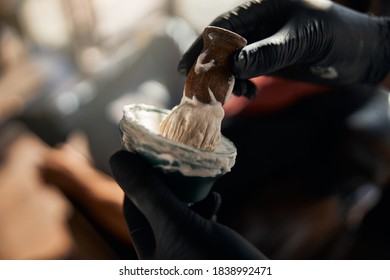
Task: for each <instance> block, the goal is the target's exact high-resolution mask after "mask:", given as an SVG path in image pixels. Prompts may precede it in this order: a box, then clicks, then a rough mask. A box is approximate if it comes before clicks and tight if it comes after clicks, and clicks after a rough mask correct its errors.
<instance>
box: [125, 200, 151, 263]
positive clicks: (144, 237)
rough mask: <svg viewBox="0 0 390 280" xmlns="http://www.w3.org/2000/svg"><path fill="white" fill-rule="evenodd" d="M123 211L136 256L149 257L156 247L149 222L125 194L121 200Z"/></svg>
mask: <svg viewBox="0 0 390 280" xmlns="http://www.w3.org/2000/svg"><path fill="white" fill-rule="evenodd" d="M123 211H124V215H125V219H126V223H127V227H128V228H129V232H130V236H131V240H132V244H133V246H134V248H135V251H136V252H137V255H138V258H140V259H151V258H152V257H153V254H154V252H155V249H156V242H155V239H154V234H153V231H152V228H151V227H150V224H149V222H148V221H147V220H146V218H145V216H144V215H143V214H142V213H141V212H140V211H139V209H138V208H137V207H136V206H135V205H134V203H133V202H131V200H130V199H129V198H128V197H127V196H125V199H124V202H123Z"/></svg>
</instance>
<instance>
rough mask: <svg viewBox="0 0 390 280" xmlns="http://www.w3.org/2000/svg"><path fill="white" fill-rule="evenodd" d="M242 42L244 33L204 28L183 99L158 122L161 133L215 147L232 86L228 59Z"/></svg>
mask: <svg viewBox="0 0 390 280" xmlns="http://www.w3.org/2000/svg"><path fill="white" fill-rule="evenodd" d="M245 45H246V40H245V39H244V38H243V37H241V36H240V35H238V34H236V33H234V32H231V31H229V30H227V29H223V28H219V27H214V26H208V27H206V28H205V30H204V32H203V49H202V51H201V54H200V55H199V56H198V58H197V60H196V62H195V63H194V65H193V66H192V68H191V70H190V72H189V74H188V76H187V79H186V82H185V85H184V91H183V97H182V100H181V102H180V104H179V105H178V106H176V107H174V108H173V109H172V111H171V113H170V114H169V115H168V116H167V117H166V119H165V120H164V121H163V122H162V123H161V125H160V134H161V135H162V136H164V137H166V138H168V139H171V140H174V141H178V142H181V143H183V144H186V145H191V146H193V147H195V148H199V149H203V150H207V151H214V150H215V149H216V147H218V145H219V143H220V141H221V132H220V131H221V122H222V119H223V117H224V111H223V107H222V106H223V104H224V103H225V102H226V100H227V98H228V97H229V95H230V94H231V92H232V90H233V86H234V76H233V74H232V73H231V72H230V71H229V69H228V59H229V56H230V55H232V54H233V53H234V52H235V51H237V50H238V49H240V48H242V47H244V46H245Z"/></svg>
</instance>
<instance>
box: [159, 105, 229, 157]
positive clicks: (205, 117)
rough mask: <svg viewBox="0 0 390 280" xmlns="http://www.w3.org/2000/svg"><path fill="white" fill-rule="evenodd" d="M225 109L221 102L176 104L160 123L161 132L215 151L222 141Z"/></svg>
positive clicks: (182, 141)
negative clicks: (222, 123)
mask: <svg viewBox="0 0 390 280" xmlns="http://www.w3.org/2000/svg"><path fill="white" fill-rule="evenodd" d="M223 116H224V111H223V108H222V106H221V104H220V103H217V104H212V105H211V104H202V105H195V104H191V103H188V102H183V103H182V104H180V105H178V106H176V107H175V108H173V109H172V111H171V113H170V114H169V115H168V116H167V117H166V118H165V120H164V121H163V122H162V123H161V125H160V134H161V135H162V136H164V137H166V138H168V139H170V140H173V141H177V142H180V143H183V144H185V145H190V146H193V147H195V148H198V149H202V150H206V151H215V149H216V148H217V147H218V145H219V144H220V142H221V122H222V119H223Z"/></svg>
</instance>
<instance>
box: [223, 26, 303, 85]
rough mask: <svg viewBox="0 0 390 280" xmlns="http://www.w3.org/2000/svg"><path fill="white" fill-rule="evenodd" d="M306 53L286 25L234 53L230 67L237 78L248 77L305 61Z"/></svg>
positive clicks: (269, 72) (272, 71) (273, 71)
mask: <svg viewBox="0 0 390 280" xmlns="http://www.w3.org/2000/svg"><path fill="white" fill-rule="evenodd" d="M306 55H307V54H306V53H305V46H304V45H299V40H297V39H296V35H295V34H294V33H293V32H292V31H291V30H289V28H288V27H287V26H286V27H285V28H282V29H281V30H279V31H278V32H277V33H275V34H274V35H272V36H270V37H268V38H266V39H264V40H260V41H258V42H255V43H252V44H250V45H247V46H245V47H244V48H243V49H242V50H240V51H239V52H237V53H236V54H234V56H233V57H232V61H231V63H230V68H231V71H232V72H233V74H234V75H235V76H236V77H237V78H239V79H250V78H254V77H257V76H261V75H265V74H271V73H275V72H276V71H278V70H280V69H283V68H285V67H288V66H290V65H293V64H295V63H297V62H298V61H299V62H301V61H302V62H305V60H306Z"/></svg>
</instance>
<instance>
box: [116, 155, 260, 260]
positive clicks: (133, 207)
mask: <svg viewBox="0 0 390 280" xmlns="http://www.w3.org/2000/svg"><path fill="white" fill-rule="evenodd" d="M110 164H111V169H112V173H113V175H114V178H115V179H116V181H117V182H118V184H119V185H120V187H121V188H122V189H123V191H124V192H125V194H126V198H125V202H124V212H125V217H126V221H127V224H128V227H129V230H130V234H131V238H132V242H133V245H134V247H135V249H136V251H137V254H138V257H139V258H140V259H264V258H265V257H264V256H263V254H262V253H261V252H259V251H258V250H257V249H256V248H255V247H254V246H252V245H251V244H250V243H249V242H247V241H246V240H245V239H244V238H242V237H241V236H240V235H238V234H237V233H236V232H234V231H233V230H231V229H229V228H227V227H225V226H223V225H221V224H218V223H217V222H215V221H213V220H212V219H211V217H212V216H213V214H215V212H216V210H217V208H218V205H219V199H218V196H216V195H215V194H210V195H209V197H208V198H206V199H205V201H203V202H199V203H197V204H195V205H194V206H196V207H197V208H198V209H199V211H197V212H198V213H201V212H202V215H201V214H198V213H197V212H195V211H194V210H193V209H191V208H189V207H187V206H185V205H184V204H183V203H181V202H180V201H179V200H178V199H177V198H176V197H175V196H174V194H173V193H172V192H171V191H170V190H169V188H168V186H167V185H166V184H165V183H164V180H163V176H162V175H161V174H159V173H157V172H156V170H154V169H153V168H152V167H151V166H150V165H149V164H148V163H147V162H145V161H144V160H143V159H142V158H141V157H139V156H138V155H135V154H132V153H129V152H126V151H119V152H117V153H116V154H114V155H113V156H112V157H111V160H110ZM183 187H185V186H183ZM202 204H203V205H202ZM201 206H203V207H201ZM201 209H203V210H201ZM205 209H206V210H205Z"/></svg>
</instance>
